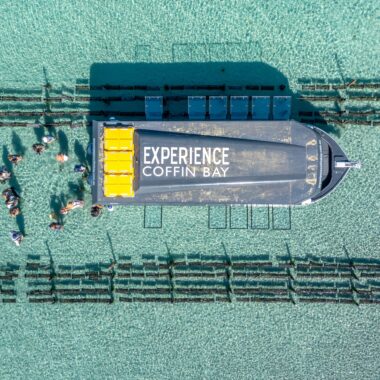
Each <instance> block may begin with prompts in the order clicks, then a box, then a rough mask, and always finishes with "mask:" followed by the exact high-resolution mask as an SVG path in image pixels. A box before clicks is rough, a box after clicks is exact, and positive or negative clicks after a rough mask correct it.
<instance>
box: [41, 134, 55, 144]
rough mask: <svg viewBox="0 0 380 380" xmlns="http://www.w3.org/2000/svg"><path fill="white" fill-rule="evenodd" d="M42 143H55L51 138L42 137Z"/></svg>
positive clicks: (53, 138)
mask: <svg viewBox="0 0 380 380" xmlns="http://www.w3.org/2000/svg"><path fill="white" fill-rule="evenodd" d="M42 141H43V142H44V143H45V144H51V143H53V142H54V141H55V137H53V136H44V137H42Z"/></svg>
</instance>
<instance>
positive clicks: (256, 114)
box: [252, 96, 270, 120]
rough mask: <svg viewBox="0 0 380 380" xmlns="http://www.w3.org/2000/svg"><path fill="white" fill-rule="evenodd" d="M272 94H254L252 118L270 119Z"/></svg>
mask: <svg viewBox="0 0 380 380" xmlns="http://www.w3.org/2000/svg"><path fill="white" fill-rule="evenodd" d="M269 111H270V96H252V119H253V120H268V119H269Z"/></svg>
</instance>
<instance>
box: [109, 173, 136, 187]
mask: <svg viewBox="0 0 380 380" xmlns="http://www.w3.org/2000/svg"><path fill="white" fill-rule="evenodd" d="M132 184H133V176H132V175H115V174H106V175H105V176H104V186H108V185H132Z"/></svg>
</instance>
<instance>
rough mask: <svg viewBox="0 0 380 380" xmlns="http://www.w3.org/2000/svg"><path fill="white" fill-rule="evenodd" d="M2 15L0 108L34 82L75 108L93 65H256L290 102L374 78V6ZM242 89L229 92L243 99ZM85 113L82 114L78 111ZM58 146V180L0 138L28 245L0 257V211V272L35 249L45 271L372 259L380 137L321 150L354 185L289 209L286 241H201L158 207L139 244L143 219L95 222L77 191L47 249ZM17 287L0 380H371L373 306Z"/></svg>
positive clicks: (3, 242) (125, 6)
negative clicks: (12, 164)
mask: <svg viewBox="0 0 380 380" xmlns="http://www.w3.org/2000/svg"><path fill="white" fill-rule="evenodd" d="M0 14H1V15H2V23H1V32H2V33H1V34H0V49H1V60H0V87H1V89H2V90H1V92H2V94H0V95H3V94H15V93H22V94H24V95H25V96H27V95H34V96H40V95H42V94H44V90H43V88H42V85H43V84H45V83H46V82H47V81H48V82H49V83H51V84H52V87H53V91H52V92H54V91H56V92H57V93H62V91H63V92H64V93H72V92H73V91H74V90H73V89H74V86H75V83H77V82H78V81H80V82H83V83H92V81H94V80H95V81H98V83H99V81H101V79H102V78H95V79H94V78H92V77H91V67H93V66H92V65H93V64H95V63H96V64H110V65H112V64H115V63H130V64H139V63H156V64H170V63H176V64H184V63H186V62H190V63H191V62H198V63H199V62H204V63H212V62H223V63H226V62H230V63H233V62H236V63H237V62H246V63H247V62H248V63H249V62H257V63H261V64H267V65H269V66H270V67H271V68H273V71H272V73H273V78H270V79H269V80H268V81H267V82H268V83H270V84H276V85H278V84H281V83H282V82H281V81H282V80H283V79H284V78H286V81H287V82H288V83H289V87H290V91H291V92H292V93H297V92H299V91H300V82H301V80H302V79H312V78H323V79H326V80H333V79H334V80H338V81H340V82H345V81H347V80H348V79H357V78H358V79H361V80H366V79H367V80H376V79H377V81H378V78H379V70H378V62H379V48H378V41H379V37H380V32H379V30H380V29H379V25H378V20H379V8H378V6H377V2H375V1H357V2H350V3H347V2H344V1H337V2H334V3H332V2H328V1H319V2H312V1H305V2H299V1H288V2H281V3H279V2H277V1H257V2H252V1H233V2H229V1H195V2H194V1H182V2H178V1H177V2H176V1H157V2H154V3H152V2H149V1H134V2H131V3H129V2H128V3H126V2H117V1H108V2H107V5H104V3H103V2H101V1H82V2H80V4H75V6H74V5H73V4H72V2H70V1H33V2H27V3H25V2H22V1H14V2H2V3H1V4H0ZM274 70H276V73H277V72H278V73H280V74H281V75H280V74H276V75H274V74H275V71H274ZM245 74H246V75H248V73H247V72H241V73H240V72H239V73H234V74H232V76H233V78H234V81H238V82H241V83H244V82H245V78H246V76H245ZM210 75H211V74H210ZM218 78H219V77H217V78H216V79H218ZM116 79H117V78H116ZM116 79H115V80H116ZM132 79H133V78H132ZM132 79H131V78H120V81H119V83H124V82H128V81H132ZM152 80H154V78H153V79H152ZM261 80H262V81H263V83H265V80H263V79H262V78H261ZM92 106H93V105H91V104H86V103H82V104H81V105H80V109H84V110H88V109H89V108H91V107H92ZM121 106H122V105H118V108H121ZM319 106H321V105H318V104H316V105H315V107H319ZM335 106H336V105H334V104H331V105H330V107H331V108H333V107H335ZM348 106H352V107H354V106H357V103H355V104H348ZM359 106H360V107H363V108H371V109H376V107H378V106H376V103H367V102H363V103H360V104H359ZM0 107H1V108H0V111H9V110H13V111H15V110H16V111H19V110H31V109H36V110H42V109H44V108H45V107H46V104H44V103H43V102H40V103H38V104H29V103H28V104H25V103H15V102H8V103H7V102H1V103H0ZM64 107H67V108H68V109H73V107H74V106H73V105H71V104H64V105H54V104H53V105H52V109H53V110H57V109H60V108H64ZM377 109H378V108H377ZM0 119H1V120H0V121H11V122H14V121H20V120H21V119H20V118H18V119H17V118H13V117H12V118H7V117H3V116H1V117H0ZM27 120H28V121H33V120H30V118H28V119H27ZM61 131H62V132H63V133H64V135H65V136H66V138H67V141H68V151H69V156H70V164H67V165H64V166H63V168H61V167H59V165H58V164H57V163H56V162H55V161H54V155H55V154H56V153H57V152H58V150H59V149H60V147H59V145H58V144H56V145H54V146H52V147H51V148H50V149H49V150H48V151H47V152H46V153H45V154H44V155H41V156H37V155H35V154H34V153H33V151H32V150H31V145H32V144H33V143H35V142H37V135H36V131H34V130H33V129H28V128H23V127H17V128H12V129H11V128H9V127H1V128H0V143H1V146H2V148H3V155H4V152H6V150H8V151H9V152H13V151H14V150H15V149H20V144H21V146H24V147H25V157H24V161H23V162H22V163H21V164H20V165H19V166H18V167H17V168H15V170H14V174H15V177H16V179H17V182H18V184H19V187H20V189H21V190H22V193H21V195H22V198H23V203H22V210H23V218H24V220H23V222H22V223H21V227H22V228H25V233H26V237H25V240H24V242H23V244H22V246H21V247H19V248H17V247H16V246H14V245H13V244H12V243H11V242H10V241H9V237H8V231H9V230H11V229H16V228H17V227H20V220H19V221H18V222H19V225H17V222H16V221H15V220H13V219H10V218H9V216H8V214H7V210H6V208H5V206H2V208H1V211H0V247H1V255H0V263H1V264H5V263H14V264H19V265H24V264H25V262H26V261H27V255H30V254H34V255H37V254H38V255H41V256H42V257H44V258H47V257H48V248H49V249H50V251H51V255H52V257H53V258H54V261H55V263H57V264H81V263H94V262H110V261H111V260H112V259H113V257H114V256H115V257H116V258H118V257H120V256H123V255H128V256H131V257H132V259H133V260H134V261H136V262H139V261H141V258H142V255H143V254H156V255H161V256H165V255H167V251H168V248H169V249H170V252H171V253H173V254H189V253H207V254H219V255H220V254H223V252H224V249H223V246H222V243H223V244H224V246H225V249H226V250H227V252H228V254H229V255H231V256H234V255H238V254H248V255H258V254H267V255H270V256H271V257H272V258H274V257H275V256H276V255H282V254H285V253H286V244H287V245H288V246H289V249H290V251H291V253H292V255H294V256H305V255H308V254H314V255H317V256H331V257H342V258H343V257H345V255H346V253H345V251H344V249H343V245H344V246H345V247H346V249H347V251H348V252H349V254H350V255H351V256H352V257H365V258H379V252H380V239H379V232H380V231H379V225H380V224H379V208H380V192H379V188H378V178H379V174H380V173H379V167H378V161H379V160H378V159H379V149H378V142H379V141H380V129H379V128H378V127H370V126H358V125H348V126H347V127H345V128H344V129H342V128H341V129H339V134H337V133H335V134H334V138H336V139H337V141H338V143H339V144H340V145H341V146H342V148H343V149H344V150H345V152H346V153H347V155H348V157H350V158H351V159H355V160H360V161H361V162H362V169H361V170H358V171H351V172H350V173H349V175H348V176H347V178H346V179H345V181H344V183H343V184H342V185H341V186H339V188H338V189H337V190H336V191H335V192H334V193H332V194H331V195H330V196H329V197H328V198H326V199H325V200H323V201H322V202H320V203H317V204H315V205H313V206H309V207H305V208H298V207H296V208H293V209H292V213H291V229H290V230H273V229H272V228H271V229H269V230H252V229H231V228H226V229H209V228H208V208H207V207H182V208H179V207H164V209H163V220H162V222H163V223H162V229H147V228H144V209H143V208H141V207H128V208H117V209H116V210H115V211H114V212H113V213H108V212H105V213H103V215H102V216H101V217H100V218H98V219H94V218H92V217H91V216H90V215H89V206H90V202H91V201H90V193H89V188H88V187H87V186H85V189H84V199H85V201H86V208H85V210H84V211H83V212H82V211H78V210H75V211H74V212H73V213H71V214H70V215H68V216H67V217H66V218H65V231H64V233H63V234H54V233H52V232H50V231H49V230H48V228H47V226H48V224H49V223H50V220H49V217H48V215H49V213H50V212H51V196H54V195H56V196H58V197H61V194H62V196H63V198H65V199H70V198H72V197H75V192H76V190H77V188H76V185H77V184H78V180H80V178H78V175H76V174H75V173H73V172H72V167H73V165H74V163H77V158H76V156H77V154H76V152H78V145H79V146H81V147H82V148H83V149H86V146H87V143H88V141H89V135H88V133H87V130H86V129H85V128H77V129H72V128H69V127H63V128H62V129H61ZM64 135H62V134H61V135H60V136H61V139H60V140H61V142H62V141H64V140H65V139H64ZM70 183H71V185H70ZM237 223H239V221H237ZM239 225H240V224H239ZM107 233H108V235H109V236H110V240H111V243H110V240H109V239H108V236H107ZM26 287H27V284H26V282H23V280H18V283H17V290H18V291H19V294H18V298H17V301H18V302H17V304H16V305H3V306H2V307H1V313H0V320H1V326H2V327H3V328H2V332H1V334H0V341H1V342H2V344H1V346H0V357H1V358H2V359H1V361H0V377H1V378H4V379H6V378H12V379H14V378H25V377H29V378H41V377H42V376H43V377H47V376H54V377H55V378H92V379H93V378H128V379H151V378H155V379H166V378H168V379H173V378H188V379H194V378H207V379H212V378H217V377H218V378H230V379H236V378H247V379H248V378H263V379H268V378H284V379H285V378H295V379H303V378H306V377H307V378H321V377H322V378H357V377H359V376H360V377H361V378H363V379H366V378H368V379H375V378H376V377H377V374H378V373H379V361H378V359H377V352H378V351H379V348H380V347H379V346H380V338H379V334H378V331H379V322H378V321H379V308H378V307H374V306H361V307H359V308H356V307H353V306H350V305H347V306H344V305H310V306H308V305H298V306H294V305H282V304H276V305H260V304H247V305H241V304H239V305H235V304H231V305H226V304H214V305H202V304H199V305H156V304H143V305H139V304H130V305H123V304H114V305H111V306H109V305H104V306H102V305H99V306H98V305H95V306H93V305H42V306H41V305H30V304H28V303H27V299H26V297H25V289H26Z"/></svg>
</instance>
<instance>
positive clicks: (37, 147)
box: [33, 144, 46, 155]
mask: <svg viewBox="0 0 380 380" xmlns="http://www.w3.org/2000/svg"><path fill="white" fill-rule="evenodd" d="M45 149H46V148H45V145H44V144H33V150H34V151H35V152H36V153H37V154H38V155H40V154H41V153H43V152H45Z"/></svg>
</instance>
